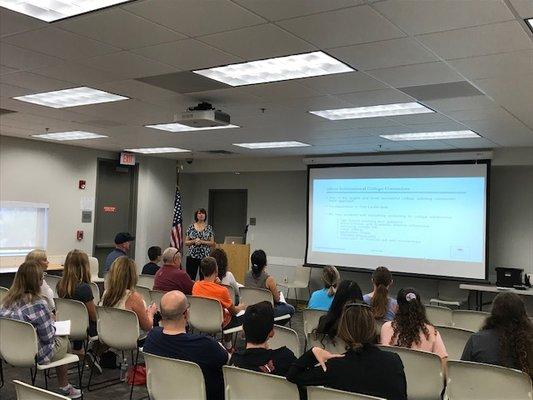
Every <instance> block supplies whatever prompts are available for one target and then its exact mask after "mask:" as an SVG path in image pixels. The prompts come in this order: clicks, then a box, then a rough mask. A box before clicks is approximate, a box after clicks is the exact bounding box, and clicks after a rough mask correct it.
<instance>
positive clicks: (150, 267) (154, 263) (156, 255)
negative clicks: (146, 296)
mask: <svg viewBox="0 0 533 400" xmlns="http://www.w3.org/2000/svg"><path fill="white" fill-rule="evenodd" d="M148 259H149V260H150V262H149V263H148V264H145V265H144V267H143V270H142V272H141V274H143V275H155V273H156V272H157V271H158V270H159V263H160V262H161V247H159V246H152V247H150V248H149V249H148Z"/></svg>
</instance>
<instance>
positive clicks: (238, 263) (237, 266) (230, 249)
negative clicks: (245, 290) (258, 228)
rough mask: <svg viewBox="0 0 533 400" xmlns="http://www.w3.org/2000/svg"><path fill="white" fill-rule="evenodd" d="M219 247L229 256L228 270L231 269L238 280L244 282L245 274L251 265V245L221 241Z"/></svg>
mask: <svg viewBox="0 0 533 400" xmlns="http://www.w3.org/2000/svg"><path fill="white" fill-rule="evenodd" d="M217 247H218V248H219V249H222V250H224V251H225V252H226V255H227V256H228V271H231V273H232V274H233V275H234V276H235V279H236V280H237V282H239V283H242V284H244V276H245V275H246V273H247V272H248V269H249V268H248V266H249V265H250V245H249V244H223V243H220V244H217Z"/></svg>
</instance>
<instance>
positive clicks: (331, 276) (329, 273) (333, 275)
mask: <svg viewBox="0 0 533 400" xmlns="http://www.w3.org/2000/svg"><path fill="white" fill-rule="evenodd" d="M339 281H340V275H339V271H337V268H335V267H334V266H331V265H328V266H327V267H325V268H324V269H323V270H322V282H324V288H323V289H320V290H317V291H314V292H313V293H312V294H311V297H310V298H309V304H308V305H307V308H312V309H314V310H322V311H328V310H329V308H330V307H331V303H332V302H333V296H335V292H336V291H337V285H338V284H339Z"/></svg>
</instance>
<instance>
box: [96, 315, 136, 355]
mask: <svg viewBox="0 0 533 400" xmlns="http://www.w3.org/2000/svg"><path fill="white" fill-rule="evenodd" d="M96 316H97V321H96V329H97V331H98V340H99V341H100V342H102V343H105V344H107V345H108V346H109V347H113V348H114V349H117V350H132V349H136V348H137V339H139V335H140V329H139V320H138V318H137V314H135V313H134V312H133V311H129V310H120V309H118V308H113V307H101V306H98V307H96Z"/></svg>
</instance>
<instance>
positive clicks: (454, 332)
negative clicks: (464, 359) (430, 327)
mask: <svg viewBox="0 0 533 400" xmlns="http://www.w3.org/2000/svg"><path fill="white" fill-rule="evenodd" d="M436 328H437V330H438V331H439V333H440V336H441V337H442V341H443V342H444V346H445V347H446V351H447V352H448V360H460V359H461V356H462V355H463V350H464V348H465V345H466V342H468V339H469V338H470V336H472V333H474V332H472V331H469V330H466V329H461V328H454V327H453V326H436Z"/></svg>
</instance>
